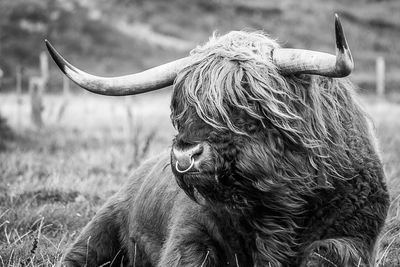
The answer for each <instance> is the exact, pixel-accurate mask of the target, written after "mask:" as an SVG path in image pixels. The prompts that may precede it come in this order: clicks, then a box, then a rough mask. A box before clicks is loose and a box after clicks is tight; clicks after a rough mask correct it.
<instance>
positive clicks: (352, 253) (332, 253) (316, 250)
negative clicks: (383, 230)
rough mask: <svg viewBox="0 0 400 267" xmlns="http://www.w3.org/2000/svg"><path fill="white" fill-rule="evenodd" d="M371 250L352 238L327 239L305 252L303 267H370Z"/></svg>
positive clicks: (317, 242)
mask: <svg viewBox="0 0 400 267" xmlns="http://www.w3.org/2000/svg"><path fill="white" fill-rule="evenodd" d="M371 258H372V257H371V249H370V248H367V246H366V245H365V244H363V242H361V241H360V240H357V239H352V238H338V239H326V240H320V241H315V242H313V243H312V244H311V245H310V246H308V247H307V249H306V250H305V257H304V259H303V262H302V264H301V265H300V266H301V267H317V266H320V267H321V266H322V267H323V266H326V267H348V266H354V267H369V266H372V262H371V261H372V259H371Z"/></svg>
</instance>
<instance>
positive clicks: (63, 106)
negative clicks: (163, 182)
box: [0, 0, 400, 266]
mask: <svg viewBox="0 0 400 267" xmlns="http://www.w3.org/2000/svg"><path fill="white" fill-rule="evenodd" d="M334 13H338V14H339V15H340V18H341V21H342V24H343V27H344V30H345V32H346V36H347V40H348V43H349V45H350V48H351V49H352V53H353V57H354V60H355V64H356V68H355V71H354V73H352V74H351V76H350V79H351V80H352V81H353V82H354V83H355V84H356V87H357V93H358V99H359V101H360V102H361V104H362V105H363V106H364V108H365V110H366V111H367V112H368V113H369V114H370V116H371V118H372V119H373V120H374V123H375V128H376V131H377V136H378V139H379V143H380V145H381V150H382V158H383V161H384V164H385V169H386V173H387V179H388V187H389V190H390V192H391V198H392V205H391V208H390V214H389V218H388V221H387V224H386V227H385V229H384V232H383V233H384V234H383V235H382V237H381V242H380V245H379V248H378V257H377V264H378V265H379V266H400V256H399V255H400V204H399V203H400V201H399V199H400V178H399V174H400V137H399V135H398V133H399V132H400V120H399V118H400V56H399V55H400V1H398V0H351V1H350V0H302V1H297V0H268V1H267V0H169V1H165V0H0V69H1V70H0V266H20V265H22V266H29V265H30V266H53V265H54V264H55V263H56V262H57V261H58V260H59V258H60V255H61V254H62V251H63V250H64V249H65V245H66V244H67V243H68V242H70V241H71V240H73V239H74V238H75V237H76V235H77V234H78V233H79V231H80V230H81V228H82V227H83V226H84V225H85V224H86V223H87V222H88V220H90V218H91V217H92V216H93V215H94V213H95V212H96V210H97V209H98V208H99V206H100V205H101V204H102V203H104V201H105V200H106V199H107V198H108V197H109V196H110V195H111V194H113V193H114V192H116V190H118V188H119V187H120V186H121V184H122V183H123V182H124V180H126V177H127V176H128V175H129V173H130V172H131V170H132V169H133V168H134V167H136V166H137V165H138V164H140V163H141V162H142V161H143V160H145V159H146V158H148V157H150V156H152V155H156V154H157V153H160V152H161V151H163V150H167V149H168V148H169V146H170V141H171V139H172V137H173V135H174V132H175V131H174V129H173V128H172V126H171V123H170V121H169V112H170V111H169V101H170V95H171V88H167V89H164V90H160V91H157V92H154V93H148V94H144V95H139V96H132V97H104V96H97V95H93V94H90V93H87V92H84V91H83V90H82V89H79V88H78V87H76V86H75V85H74V84H72V83H70V82H69V81H68V80H66V79H64V78H63V76H62V74H61V72H60V71H59V69H58V68H57V67H56V66H55V64H54V63H53V62H52V60H51V59H49V58H48V57H47V52H45V45H44V39H48V40H50V41H51V42H52V44H53V45H55V47H56V48H57V49H58V50H59V51H60V52H61V53H62V54H63V55H64V56H65V57H66V58H67V60H69V61H70V62H71V63H73V64H74V65H76V66H78V67H80V68H82V69H84V70H87V71H88V72H90V73H93V74H97V75H103V76H112V75H123V74H129V73H133V72H136V71H139V70H144V69H146V68H149V67H153V66H156V65H159V64H162V63H165V62H168V61H171V60H174V59H177V58H180V57H183V56H186V55H187V54H188V52H189V51H190V50H191V49H192V48H194V47H195V46H196V45H197V44H200V43H204V42H206V41H207V40H208V38H209V36H210V35H211V34H212V33H213V32H214V31H217V32H219V33H221V34H223V33H226V32H228V31H230V30H241V29H245V30H263V31H265V32H266V33H268V34H269V35H270V36H271V37H273V38H276V39H277V40H278V42H279V43H280V44H281V45H282V46H283V47H294V48H304V49H312V50H318V51H323V52H329V53H334V51H335V50H334V49H335V40H334Z"/></svg>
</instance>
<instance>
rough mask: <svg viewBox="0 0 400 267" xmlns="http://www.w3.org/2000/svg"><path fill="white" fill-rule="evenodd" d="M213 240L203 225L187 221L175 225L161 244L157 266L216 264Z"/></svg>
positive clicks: (192, 266)
mask: <svg viewBox="0 0 400 267" xmlns="http://www.w3.org/2000/svg"><path fill="white" fill-rule="evenodd" d="M216 250H217V248H216V247H215V241H213V238H212V237H211V236H210V235H209V233H208V231H207V229H206V228H205V226H201V225H199V224H194V223H189V224H186V225H179V226H178V225H176V226H175V227H174V228H173V229H172V231H171V234H170V236H169V238H168V240H167V242H166V243H165V244H164V246H163V251H162V254H161V259H160V262H159V263H158V265H157V266H158V267H164V266H171V267H178V266H185V267H200V266H202V267H211V266H218V259H217V253H216Z"/></svg>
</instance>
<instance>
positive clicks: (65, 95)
mask: <svg viewBox="0 0 400 267" xmlns="http://www.w3.org/2000/svg"><path fill="white" fill-rule="evenodd" d="M63 98H64V100H63V102H62V103H61V106H60V109H59V110H58V116H57V121H58V122H60V121H61V120H62V118H63V116H64V114H65V109H66V108H67V105H68V102H69V79H68V77H67V76H65V75H63Z"/></svg>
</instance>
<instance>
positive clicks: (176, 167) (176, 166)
mask: <svg viewBox="0 0 400 267" xmlns="http://www.w3.org/2000/svg"><path fill="white" fill-rule="evenodd" d="M190 160H191V162H190V166H189V167H188V168H187V169H186V170H183V171H182V170H180V169H179V161H176V164H175V169H176V171H177V172H179V173H185V172H188V171H189V170H190V169H191V168H192V167H193V165H194V158H190Z"/></svg>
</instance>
